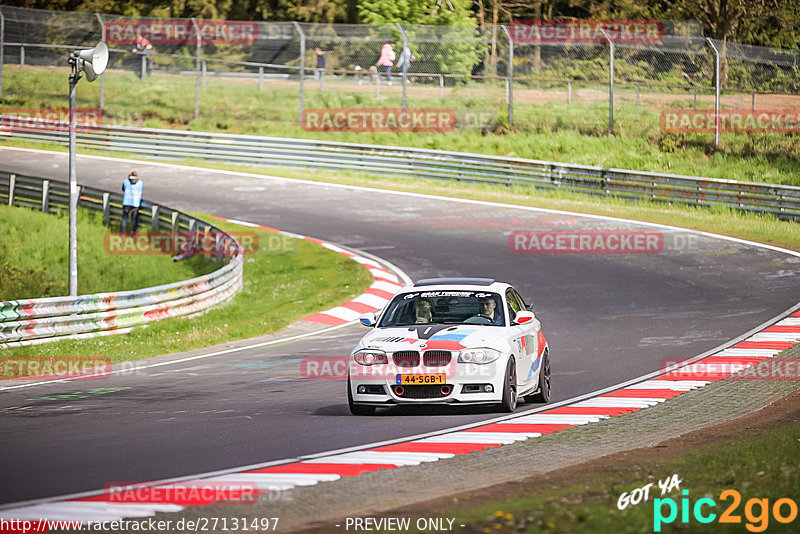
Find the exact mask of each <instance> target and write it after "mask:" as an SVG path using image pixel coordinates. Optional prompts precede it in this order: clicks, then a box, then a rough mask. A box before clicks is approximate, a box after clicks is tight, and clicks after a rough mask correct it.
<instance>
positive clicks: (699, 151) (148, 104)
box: [2, 68, 800, 185]
mask: <svg viewBox="0 0 800 534" xmlns="http://www.w3.org/2000/svg"><path fill="white" fill-rule="evenodd" d="M5 84H6V90H5V92H4V95H3V100H2V104H3V109H4V110H7V109H9V108H12V109H13V108H63V107H64V106H65V98H64V91H63V87H64V86H65V84H66V73H65V72H64V71H61V70H55V69H41V68H29V69H27V70H26V71H25V72H18V71H15V70H13V69H9V71H8V74H7V75H6V80H5ZM264 87H265V90H263V91H260V92H259V91H258V88H257V82H256V81H254V80H241V79H236V80H231V79H228V80H226V79H215V78H209V80H208V83H207V87H205V88H203V89H202V90H201V117H200V118H198V119H193V111H194V91H195V82H194V78H192V77H181V76H172V75H156V76H153V77H152V78H150V79H147V80H144V81H142V80H139V79H138V78H136V77H135V76H134V75H133V74H130V73H126V72H122V71H111V72H109V73H108V75H107V76H106V103H107V109H106V110H105V117H104V120H105V122H106V123H114V124H128V125H133V124H135V125H141V126H148V127H158V128H181V129H190V130H197V131H212V132H213V131H217V132H228V133H241V134H259V135H270V136H280V137H303V138H316V139H328V140H337V141H347V142H358V143H377V144H388V145H398V146H414V147H423V148H432V149H447V150H459V151H466V152H481V153H488V154H499V155H506V156H516V157H525V158H533V159H543V160H552V161H562V162H569V163H584V164H592V165H602V166H607V167H617V168H623V169H633V170H651V171H660V172H671V173H677V174H687V175H694V176H709V177H716V178H727V179H735V180H748V181H766V182H775V183H781V184H791V185H800V135H794V134H752V135H746V134H725V135H723V136H722V146H721V147H720V149H719V150H714V149H713V146H712V144H713V135H711V134H692V135H688V134H672V133H662V132H661V131H660V129H659V115H660V112H661V111H662V109H666V108H671V109H672V108H675V107H684V108H688V107H690V106H691V100H690V97H689V95H681V98H684V100H682V101H681V102H680V103H670V101H669V100H667V99H660V97H653V98H647V97H643V104H642V106H641V107H637V106H635V105H632V104H631V102H632V98H633V97H632V94H631V93H630V90H627V91H620V94H621V96H620V99H619V101H620V103H618V104H617V106H616V107H615V135H613V136H609V135H607V126H608V108H607V102H606V101H605V100H604V99H600V100H597V101H594V102H588V101H581V102H577V101H574V102H573V104H571V105H570V104H566V103H565V102H563V99H562V98H561V97H560V96H558V94H559V93H552V94H555V95H556V96H558V101H556V100H554V101H551V102H549V103H545V104H538V103H532V99H533V98H534V97H531V96H526V95H525V91H524V90H523V89H521V88H520V90H519V91H517V94H518V100H517V102H516V104H515V107H514V114H515V124H514V126H513V128H510V127H509V126H508V124H507V114H506V104H505V103H504V101H503V89H502V88H495V89H491V90H485V89H483V88H475V87H471V86H468V87H457V88H452V87H450V88H447V89H446V93H445V100H440V99H439V98H438V89H434V88H430V87H428V88H422V87H417V86H411V88H410V89H409V107H411V108H442V107H447V108H452V109H455V110H457V111H458V112H469V111H474V112H483V111H486V112H488V113H489V115H490V116H491V117H492V118H491V120H490V124H489V127H488V129H487V130H486V131H485V132H483V133H482V132H481V131H480V130H478V129H475V128H473V129H467V130H459V131H453V132H448V133H422V132H396V133H387V132H383V133H381V132H376V133H364V132H361V133H359V132H350V133H331V132H311V131H305V130H303V129H302V128H301V127H300V125H299V123H298V117H297V110H298V90H297V85H296V84H292V83H290V84H287V83H283V82H281V83H278V82H266V83H265V86H264ZM355 87H356V86H354V85H344V84H341V83H337V82H334V81H330V82H326V91H324V92H320V91H319V89H318V86H317V84H315V83H313V82H309V83H308V84H306V101H305V107H306V109H311V108H339V107H347V108H349V107H359V108H365V107H366V108H369V107H400V106H401V90H400V88H399V87H397V86H393V87H384V88H383V89H382V95H383V96H382V97H381V98H380V99H379V100H376V98H375V96H374V92H372V89H371V88H368V87H367V86H362V88H363V89H362V90H357V89H355ZM597 90H598V91H602V87H598V89H597ZM577 98H578V97H577V96H576V100H577ZM98 99H99V84H98V83H94V84H90V83H86V82H82V83H81V85H80V86H79V89H78V106H79V107H86V108H91V107H96V106H97V102H98ZM529 101H531V102H529ZM623 103H624V104H623ZM699 105H700V106H701V107H703V106H705V107H708V106H709V105H710V102H709V101H708V99H707V97H706V100H702V101H701V102H700V104H699ZM740 107H741V106H740Z"/></svg>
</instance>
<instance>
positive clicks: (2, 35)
mask: <svg viewBox="0 0 800 534" xmlns="http://www.w3.org/2000/svg"><path fill="white" fill-rule="evenodd" d="M5 43H6V17H5V16H4V15H3V8H2V7H0V96H3V66H4V65H5V63H6V60H5Z"/></svg>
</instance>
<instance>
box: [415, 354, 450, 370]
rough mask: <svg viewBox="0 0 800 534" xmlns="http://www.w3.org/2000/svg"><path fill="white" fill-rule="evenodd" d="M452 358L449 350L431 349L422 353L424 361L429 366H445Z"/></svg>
mask: <svg viewBox="0 0 800 534" xmlns="http://www.w3.org/2000/svg"><path fill="white" fill-rule="evenodd" d="M451 359H452V355H451V354H450V351H449V350H429V351H427V352H425V353H424V354H423V355H422V361H423V362H424V363H425V365H426V366H428V367H444V366H445V365H448V364H449V363H450V360H451Z"/></svg>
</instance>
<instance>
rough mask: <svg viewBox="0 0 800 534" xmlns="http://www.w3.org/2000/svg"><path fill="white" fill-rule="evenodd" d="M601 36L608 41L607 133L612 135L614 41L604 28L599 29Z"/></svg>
mask: <svg viewBox="0 0 800 534" xmlns="http://www.w3.org/2000/svg"><path fill="white" fill-rule="evenodd" d="M601 29H602V31H603V35H605V36H606V40H607V41H608V52H609V55H610V58H609V62H608V133H609V134H613V133H614V41H612V40H611V38H610V37H609V36H608V34H607V33H606V30H605V29H604V28H601Z"/></svg>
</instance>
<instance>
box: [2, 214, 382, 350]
mask: <svg viewBox="0 0 800 534" xmlns="http://www.w3.org/2000/svg"><path fill="white" fill-rule="evenodd" d="M15 211H16V210H15ZM0 213H2V211H0ZM198 216H199V217H201V218H206V217H204V216H202V215H198ZM215 224H216V225H217V226H219V227H221V228H222V229H223V230H226V231H243V230H246V231H249V230H250V229H248V228H243V227H241V226H236V225H232V224H227V223H219V222H215ZM257 234H258V236H259V244H260V246H259V249H258V252H257V253H255V254H252V255H247V256H245V264H244V287H243V289H242V291H241V292H240V293H238V294H237V295H236V297H234V299H233V300H232V301H230V302H228V303H226V304H223V305H220V306H216V307H214V308H212V309H211V310H210V311H209V312H208V313H205V314H204V315H201V316H199V317H194V318H191V319H188V318H173V319H166V320H163V321H159V322H156V323H152V324H151V325H150V326H148V327H147V328H140V329H135V330H134V331H133V332H132V333H130V334H127V335H121V336H109V337H104V338H96V339H88V340H80V341H77V340H64V341H59V342H55V343H47V344H44V345H38V346H33V347H20V348H14V349H5V350H3V352H2V356H3V357H26V356H74V355H92V356H101V357H106V358H109V359H110V360H111V362H114V363H116V362H122V361H128V360H135V359H139V358H145V357H149V356H157V355H160V354H168V353H172V352H179V351H185V350H190V349H194V348H200V347H205V346H209V345H215V344H219V343H225V342H228V341H234V340H237V339H244V338H249V337H254V336H259V335H263V334H269V333H273V332H276V331H278V330H280V329H281V328H283V327H284V326H286V325H288V324H289V323H291V322H293V321H295V320H298V319H301V318H303V317H305V316H306V315H309V314H311V313H314V312H316V311H319V310H322V309H325V308H328V307H332V306H334V305H336V304H338V303H340V302H343V301H347V300H349V299H351V298H353V297H354V296H356V295H358V294H360V293H361V292H363V291H364V289H366V288H367V287H368V286H369V284H370V283H371V281H372V277H371V275H370V274H369V271H367V270H366V269H364V268H363V267H362V266H361V265H360V264H358V263H356V262H354V261H352V260H350V259H348V258H346V257H345V256H342V255H341V254H337V253H335V252H332V251H330V250H328V249H326V248H324V247H321V246H319V245H317V244H314V243H311V242H309V241H306V240H300V239H290V240H288V241H286V242H285V243H288V244H287V245H285V246H284V245H281V246H278V247H270V246H268V245H267V244H268V239H269V237H274V236H275V234H274V233H272V232H257ZM287 239H288V238H287ZM3 242H5V239H4V240H3V241H2V242H0V243H3ZM58 254H61V253H60V252H58ZM125 258H135V257H131V256H126V257H125ZM167 259H168V260H169V262H171V261H172V260H171V259H169V258H167ZM126 261H127V260H126ZM180 263H182V262H179V263H178V264H177V265H180ZM83 268H84V270H85V271H84V272H91V271H90V270H89V267H88V266H84V267H83ZM64 273H66V268H64ZM178 279H180V277H178Z"/></svg>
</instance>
